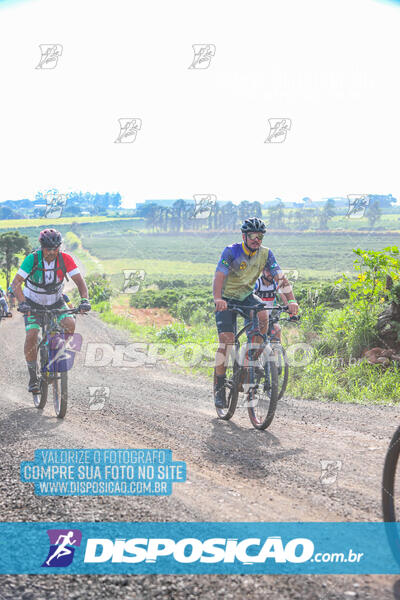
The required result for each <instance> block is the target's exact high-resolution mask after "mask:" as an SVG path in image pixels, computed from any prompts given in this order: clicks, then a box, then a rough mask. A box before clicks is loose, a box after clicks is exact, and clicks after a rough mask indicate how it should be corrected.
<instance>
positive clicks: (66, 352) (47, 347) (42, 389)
mask: <svg viewBox="0 0 400 600" xmlns="http://www.w3.org/2000/svg"><path fill="white" fill-rule="evenodd" d="M30 313H38V314H42V315H44V318H43V322H42V327H41V339H40V340H39V343H38V351H39V356H40V367H39V373H38V380H39V393H35V392H33V393H32V395H33V403H34V405H35V407H36V408H40V409H42V408H44V407H45V405H46V402H47V397H48V391H49V386H52V387H53V405H54V410H55V413H56V415H57V417H58V418H59V419H63V418H64V417H65V414H66V412H67V404H68V370H69V369H70V368H71V366H72V364H71V363H73V354H74V352H75V351H76V350H79V349H80V347H79V348H78V347H76V346H75V347H74V345H73V342H72V346H71V342H69V347H68V342H67V344H66V343H65V334H64V331H63V329H62V327H61V326H60V324H59V323H58V322H57V317H58V316H59V315H61V314H64V315H67V314H68V315H76V314H80V310H79V309H78V308H69V309H63V308H53V309H48V308H42V309H33V308H32V309H31V310H30ZM78 335H79V334H78ZM76 336H77V334H74V335H73V336H72V340H74V339H75V340H76V339H77V337H76ZM79 338H80V336H79ZM79 338H78V339H79Z"/></svg>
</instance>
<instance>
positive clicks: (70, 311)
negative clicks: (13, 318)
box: [17, 308, 85, 315]
mask: <svg viewBox="0 0 400 600" xmlns="http://www.w3.org/2000/svg"><path fill="white" fill-rule="evenodd" d="M17 310H18V312H21V313H22V314H25V313H28V312H30V313H39V314H44V313H57V314H61V313H62V314H64V315H76V314H80V313H81V311H80V310H79V308H68V309H64V308H30V309H29V310H27V311H25V310H23V311H22V310H19V308H17ZM82 314H85V313H84V312H82Z"/></svg>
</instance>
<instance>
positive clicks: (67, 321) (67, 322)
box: [60, 317, 75, 335]
mask: <svg viewBox="0 0 400 600" xmlns="http://www.w3.org/2000/svg"><path fill="white" fill-rule="evenodd" d="M60 325H61V327H62V328H63V330H64V331H65V333H68V334H71V335H72V334H73V333H74V331H75V319H73V318H72V317H64V319H61V320H60Z"/></svg>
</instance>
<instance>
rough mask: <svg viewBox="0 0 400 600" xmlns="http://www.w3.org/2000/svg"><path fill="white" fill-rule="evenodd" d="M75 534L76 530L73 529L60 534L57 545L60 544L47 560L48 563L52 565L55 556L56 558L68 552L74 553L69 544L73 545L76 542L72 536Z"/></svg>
mask: <svg viewBox="0 0 400 600" xmlns="http://www.w3.org/2000/svg"><path fill="white" fill-rule="evenodd" d="M73 536H74V532H73V531H69V532H68V533H67V535H60V536H59V537H58V539H57V541H56V545H57V544H59V546H58V547H57V550H56V551H55V552H54V554H52V555H51V556H50V558H49V559H48V560H46V565H48V566H50V563H51V561H52V560H53V558H56V557H57V556H58V557H59V558H61V557H62V556H65V555H66V554H72V550H71V549H70V548H67V546H68V544H69V545H71V546H72V545H73V544H76V542H77V540H73V539H71V538H73ZM61 539H63V541H62V542H61V543H60V540H61Z"/></svg>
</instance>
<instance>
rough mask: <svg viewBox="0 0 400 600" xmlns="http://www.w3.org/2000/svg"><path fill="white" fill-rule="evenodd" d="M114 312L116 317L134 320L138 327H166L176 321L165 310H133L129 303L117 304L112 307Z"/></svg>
mask: <svg viewBox="0 0 400 600" xmlns="http://www.w3.org/2000/svg"><path fill="white" fill-rule="evenodd" d="M112 311H113V312H114V313H115V314H116V315H119V316H121V317H126V318H127V319H132V321H134V322H135V323H137V324H138V325H151V326H153V325H155V326H156V327H164V326H165V325H169V324H170V323H175V321H176V319H174V317H172V316H171V315H170V314H169V312H168V311H167V310H166V309H165V308H133V307H132V306H128V302H127V301H126V302H124V301H122V302H121V301H119V302H116V303H115V304H113V305H112Z"/></svg>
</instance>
